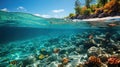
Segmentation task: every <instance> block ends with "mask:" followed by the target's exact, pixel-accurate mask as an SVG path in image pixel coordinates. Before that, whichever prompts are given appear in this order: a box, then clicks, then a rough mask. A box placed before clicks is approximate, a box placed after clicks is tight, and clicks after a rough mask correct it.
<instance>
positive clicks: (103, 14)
mask: <svg viewBox="0 0 120 67" xmlns="http://www.w3.org/2000/svg"><path fill="white" fill-rule="evenodd" d="M106 16H107V13H101V14H99V16H98V17H99V18H102V17H106Z"/></svg>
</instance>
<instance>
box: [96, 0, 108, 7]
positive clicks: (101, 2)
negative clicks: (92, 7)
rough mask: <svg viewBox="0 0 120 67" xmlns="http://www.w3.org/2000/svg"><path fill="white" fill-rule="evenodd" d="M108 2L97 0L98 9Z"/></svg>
mask: <svg viewBox="0 0 120 67" xmlns="http://www.w3.org/2000/svg"><path fill="white" fill-rule="evenodd" d="M109 1H110V0H98V7H100V6H104V5H105V4H106V3H107V2H109Z"/></svg>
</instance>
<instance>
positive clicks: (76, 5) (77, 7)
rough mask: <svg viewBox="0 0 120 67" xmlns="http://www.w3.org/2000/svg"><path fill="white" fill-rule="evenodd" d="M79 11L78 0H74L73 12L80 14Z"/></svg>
mask: <svg viewBox="0 0 120 67" xmlns="http://www.w3.org/2000/svg"><path fill="white" fill-rule="evenodd" d="M80 12H81V8H80V1H79V0H76V1H75V13H76V15H80Z"/></svg>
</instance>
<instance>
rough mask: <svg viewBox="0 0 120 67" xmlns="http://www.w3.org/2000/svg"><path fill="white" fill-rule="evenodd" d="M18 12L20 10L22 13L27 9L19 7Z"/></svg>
mask: <svg viewBox="0 0 120 67" xmlns="http://www.w3.org/2000/svg"><path fill="white" fill-rule="evenodd" d="M17 10H20V11H27V10H26V8H24V7H23V6H19V7H18V8H17Z"/></svg>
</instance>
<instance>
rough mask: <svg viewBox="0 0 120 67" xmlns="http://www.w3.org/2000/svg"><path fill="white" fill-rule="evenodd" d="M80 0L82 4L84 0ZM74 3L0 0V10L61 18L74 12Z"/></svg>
mask: <svg viewBox="0 0 120 67" xmlns="http://www.w3.org/2000/svg"><path fill="white" fill-rule="evenodd" d="M80 2H81V4H82V5H83V4H84V0H80ZM74 3H75V0H0V10H1V11H9V12H25V13H31V14H34V15H37V16H41V17H46V18H51V17H55V18H61V17H65V16H68V15H69V13H74V7H75V6H74Z"/></svg>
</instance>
